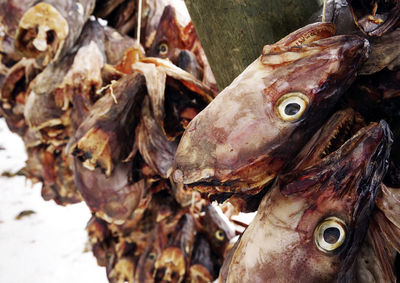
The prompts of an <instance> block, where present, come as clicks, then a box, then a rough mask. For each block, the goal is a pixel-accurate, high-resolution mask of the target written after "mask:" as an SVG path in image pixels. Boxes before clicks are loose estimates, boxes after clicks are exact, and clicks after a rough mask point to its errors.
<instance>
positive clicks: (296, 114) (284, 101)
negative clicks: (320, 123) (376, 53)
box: [276, 92, 309, 122]
mask: <svg viewBox="0 0 400 283" xmlns="http://www.w3.org/2000/svg"><path fill="white" fill-rule="evenodd" d="M308 102H309V100H308V97H307V96H306V95H304V94H302V93H301V92H290V93H287V94H285V95H283V96H282V97H281V98H280V99H279V100H278V103H277V104H276V105H277V106H276V111H277V112H278V114H279V116H280V117H281V119H282V120H283V121H288V122H295V121H297V120H299V119H300V118H301V116H303V114H304V112H305V111H306V109H307V106H308Z"/></svg>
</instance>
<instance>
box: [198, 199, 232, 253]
mask: <svg viewBox="0 0 400 283" xmlns="http://www.w3.org/2000/svg"><path fill="white" fill-rule="evenodd" d="M204 210H205V211H204V212H205V214H204V216H203V217H201V218H200V222H201V224H202V226H203V229H204V232H205V235H206V236H207V239H208V241H209V242H210V245H211V247H212V250H213V252H215V253H216V254H218V256H223V254H224V252H225V249H226V247H227V245H228V244H229V241H230V240H231V239H232V238H233V237H234V236H235V231H234V228H233V227H231V225H230V222H229V220H228V218H227V217H226V216H225V215H224V214H223V212H222V211H221V209H220V208H219V207H215V206H213V205H211V204H209V205H207V206H206V207H205V209H204Z"/></svg>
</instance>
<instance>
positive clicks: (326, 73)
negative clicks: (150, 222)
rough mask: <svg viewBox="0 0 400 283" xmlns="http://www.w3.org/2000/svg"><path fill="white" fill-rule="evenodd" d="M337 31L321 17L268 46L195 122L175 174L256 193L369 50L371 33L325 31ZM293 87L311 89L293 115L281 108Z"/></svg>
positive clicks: (205, 185)
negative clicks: (367, 36) (365, 37)
mask: <svg viewBox="0 0 400 283" xmlns="http://www.w3.org/2000/svg"><path fill="white" fill-rule="evenodd" d="M333 30H334V29H332V26H331V24H321V23H318V24H314V25H310V26H306V27H304V28H303V29H300V30H298V31H296V32H294V33H293V34H290V35H288V36H287V37H286V38H284V39H282V40H281V41H280V44H278V43H277V44H276V45H270V46H268V45H267V46H265V47H264V50H263V54H262V55H261V57H260V58H258V59H257V60H256V61H255V62H253V63H252V64H251V65H250V66H249V67H248V68H247V69H246V70H245V71H244V72H243V73H242V74H241V75H239V77H237V78H236V79H235V80H234V81H233V83H232V84H231V85H230V86H228V87H227V88H226V89H224V90H223V91H222V92H221V93H220V94H219V95H218V96H217V97H216V98H215V99H214V100H213V102H211V103H210V104H209V105H208V106H207V107H206V108H205V109H204V110H203V111H202V112H200V113H199V114H198V115H197V116H196V117H195V118H194V119H193V120H192V121H191V122H190V124H189V125H188V127H187V129H186V131H185V133H184V135H183V137H182V139H181V141H180V144H179V146H178V150H177V153H176V156H175V168H176V170H175V172H174V173H173V176H174V180H175V181H176V182H180V183H182V182H183V183H184V184H187V185H189V186H193V187H194V188H195V189H197V190H199V191H201V192H207V193H215V192H235V193H237V192H246V193H252V194H253V193H257V192H258V191H259V190H260V188H261V187H262V186H263V185H265V184H267V183H268V182H269V181H270V180H272V179H273V178H274V177H275V175H276V174H277V172H279V171H280V170H281V169H282V167H283V166H284V165H285V164H286V162H287V161H288V160H290V159H291V158H293V157H294V155H295V154H296V153H297V151H298V150H299V149H301V148H302V146H303V145H304V143H305V142H306V137H308V136H309V135H311V134H312V133H314V131H315V129H317V128H318V127H319V126H320V125H321V123H322V122H323V121H324V119H325V118H326V114H328V113H329V112H330V111H331V110H330V109H332V108H333V106H334V105H335V102H336V101H337V100H338V98H339V97H340V95H341V94H342V93H343V92H344V90H345V89H346V88H347V87H348V86H349V84H350V83H351V82H352V80H353V79H354V77H355V74H356V71H357V68H358V66H359V65H360V64H361V63H362V62H363V61H364V59H365V57H366V52H367V49H368V43H367V42H366V41H365V40H363V39H361V38H359V37H357V36H334V37H329V38H324V37H326V36H327V35H329V34H330V33H331V32H332V31H333ZM320 38H324V39H320ZM318 39H320V40H318ZM314 40H317V41H314ZM332 81H335V83H332ZM299 92H300V93H301V95H300V94H298V93H299ZM293 93H295V94H293ZM287 94H288V95H291V94H292V95H294V96H297V95H299V96H301V97H303V96H302V95H304V97H303V98H302V99H304V101H306V103H305V105H307V104H308V105H307V106H305V107H304V112H300V110H299V112H297V113H298V114H299V115H300V116H298V117H295V118H294V119H293V120H292V119H290V118H286V117H285V116H282V115H286V114H284V113H283V111H286V110H282V109H279V104H280V103H281V104H282V103H286V102H285V101H290V100H289V99H290V98H287V96H285V97H284V95H287ZM289 97H290V96H289ZM305 97H307V98H305ZM307 101H308V102H307ZM298 106H299V107H300V104H299V105H298ZM296 115H297V114H296Z"/></svg>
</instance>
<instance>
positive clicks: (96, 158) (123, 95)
mask: <svg viewBox="0 0 400 283" xmlns="http://www.w3.org/2000/svg"><path fill="white" fill-rule="evenodd" d="M145 94H146V89H145V82H144V77H143V76H142V75H140V74H137V73H134V74H131V75H126V76H125V77H123V78H122V79H120V80H119V81H118V82H116V83H115V84H113V85H112V86H110V88H109V89H108V93H107V94H106V95H105V96H104V97H102V98H101V99H99V100H98V101H97V102H96V103H95V105H94V106H93V107H92V110H91V112H90V115H89V116H88V117H87V118H86V119H85V120H84V121H83V123H82V124H81V126H80V127H79V129H78V130H77V131H76V134H75V137H74V138H73V139H72V140H71V141H70V152H72V153H73V154H74V155H75V156H76V157H77V158H78V160H79V161H80V162H82V163H83V165H84V166H85V167H86V168H87V169H89V170H92V171H93V170H94V169H95V168H97V167H99V168H101V170H102V171H103V172H104V174H105V175H106V176H110V175H111V174H112V172H113V168H114V167H115V166H116V165H117V164H118V163H119V162H121V161H122V160H124V159H126V158H127V157H128V155H129V152H130V151H131V150H132V148H133V143H134V140H135V128H136V125H137V124H138V122H139V115H140V111H139V109H140V107H141V103H142V100H143V98H144V95H145Z"/></svg>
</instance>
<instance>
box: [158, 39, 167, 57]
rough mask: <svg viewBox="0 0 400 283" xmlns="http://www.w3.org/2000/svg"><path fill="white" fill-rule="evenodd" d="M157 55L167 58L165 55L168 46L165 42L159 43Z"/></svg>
mask: <svg viewBox="0 0 400 283" xmlns="http://www.w3.org/2000/svg"><path fill="white" fill-rule="evenodd" d="M158 53H159V54H160V55H161V56H167V54H168V44H167V43H166V42H162V43H160V45H159V46H158Z"/></svg>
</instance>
